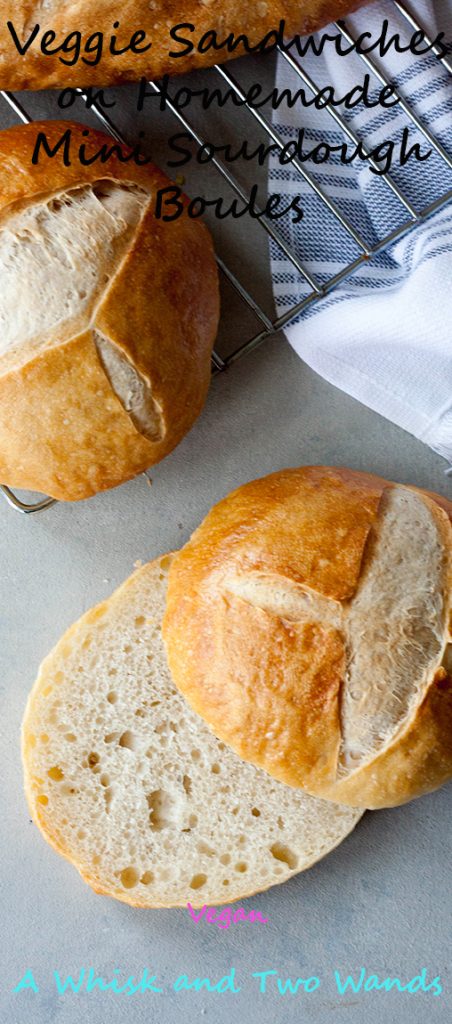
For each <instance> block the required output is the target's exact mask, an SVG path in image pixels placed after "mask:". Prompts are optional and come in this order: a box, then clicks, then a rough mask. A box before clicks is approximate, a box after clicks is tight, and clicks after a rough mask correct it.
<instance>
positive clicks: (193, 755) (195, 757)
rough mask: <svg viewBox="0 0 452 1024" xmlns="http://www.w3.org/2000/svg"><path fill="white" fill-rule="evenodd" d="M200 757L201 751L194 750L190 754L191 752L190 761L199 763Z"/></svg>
mask: <svg viewBox="0 0 452 1024" xmlns="http://www.w3.org/2000/svg"><path fill="white" fill-rule="evenodd" d="M200 757H201V751H200V750H196V749H195V750H192V752H191V759H192V761H199V758H200Z"/></svg>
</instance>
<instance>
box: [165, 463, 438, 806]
mask: <svg viewBox="0 0 452 1024" xmlns="http://www.w3.org/2000/svg"><path fill="white" fill-rule="evenodd" d="M441 506H443V507H441ZM451 513H452V505H451V504H450V503H448V502H447V501H445V499H442V498H439V497H436V496H435V495H427V494H425V493H423V492H421V491H419V490H416V489H413V488H410V487H403V486H399V485H395V484H390V483H387V482H386V481H384V480H381V479H379V478H376V477H373V476H369V475H367V474H363V473H356V472H352V471H350V470H344V469H325V468H324V467H312V466H311V467H305V468H302V469H292V470H285V471H283V472H280V473H275V474H273V475H272V476H269V477H266V478H264V479H262V480H257V481H254V482H253V483H250V484H247V485H246V486H244V487H240V488H239V489H238V490H237V491H235V492H234V493H232V494H231V495H229V497H227V498H225V499H224V500H223V501H221V502H220V503H219V504H218V505H217V506H216V507H215V508H214V509H213V510H212V511H211V512H210V513H209V515H208V516H207V518H206V519H205V521H204V523H203V524H202V525H201V526H200V527H199V529H198V530H196V532H195V533H194V534H193V537H192V538H191V540H190V541H189V543H188V544H187V545H186V546H185V548H183V549H182V550H181V551H180V552H179V553H178V554H177V555H176V556H175V558H174V561H173V563H172V566H171V570H170V574H169V586H168V600H167V610H166V614H165V619H164V629H163V635H164V640H165V643H166V648H167V655H168V663H169V666H170V670H171V672H172V675H173V678H174V680H175V682H176V684H177V686H178V687H179V689H180V690H181V692H182V693H183V694H184V695H185V696H186V697H187V699H188V701H189V703H190V704H191V705H192V707H193V708H194V709H195V710H196V711H197V712H198V714H200V715H202V716H203V717H204V718H205V720H206V721H207V723H208V724H209V725H210V727H211V728H212V729H213V731H214V732H215V734H216V735H217V736H218V737H219V738H220V739H221V740H223V741H225V742H227V743H228V744H230V745H231V747H232V748H233V749H234V750H235V751H236V753H237V754H239V755H240V756H241V757H243V758H245V759H246V760H247V761H250V762H251V763H253V764H255V765H257V766H259V767H260V768H263V769H265V770H266V771H267V772H269V774H270V775H272V776H274V777H275V778H277V779H279V780H281V781H282V782H286V783H289V784H290V785H292V786H301V787H304V788H305V790H306V791H307V792H309V793H311V794H314V795H317V796H323V797H326V798H328V799H331V800H337V801H338V802H342V803H347V804H350V805H354V806H362V807H363V806H365V807H383V806H390V805H395V804H400V803H403V802H404V801H406V800H409V799H411V798H412V797H415V796H419V795H420V794H422V793H426V792H428V791H429V790H432V789H434V788H435V787H437V786H439V785H440V784H441V783H443V782H445V781H446V780H447V779H449V778H450V777H451V776H452V675H451V668H452V665H451V661H452V658H451V647H450V640H451V634H450V630H451V582H452V576H451V572H452V543H451V542H452V527H451V522H450V518H449V515H450V514H451Z"/></svg>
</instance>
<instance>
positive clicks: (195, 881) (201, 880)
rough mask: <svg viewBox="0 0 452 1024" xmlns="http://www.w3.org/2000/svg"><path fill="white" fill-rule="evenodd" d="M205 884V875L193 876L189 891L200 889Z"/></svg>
mask: <svg viewBox="0 0 452 1024" xmlns="http://www.w3.org/2000/svg"><path fill="white" fill-rule="evenodd" d="M206 882H207V875H202V874H201V875H193V878H192V880H191V882H190V889H202V887H203V885H205V884H206Z"/></svg>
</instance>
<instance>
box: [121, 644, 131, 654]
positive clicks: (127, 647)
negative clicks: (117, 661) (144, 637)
mask: <svg viewBox="0 0 452 1024" xmlns="http://www.w3.org/2000/svg"><path fill="white" fill-rule="evenodd" d="M123 651H124V654H131V653H132V648H131V646H130V644H124V647H123Z"/></svg>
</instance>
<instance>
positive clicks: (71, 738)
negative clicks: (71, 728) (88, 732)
mask: <svg viewBox="0 0 452 1024" xmlns="http://www.w3.org/2000/svg"><path fill="white" fill-rule="evenodd" d="M64 738H65V740H67V742H68V743H75V741H76V739H77V737H76V736H75V735H74V733H73V732H67V733H66V735H65V737H64Z"/></svg>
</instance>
